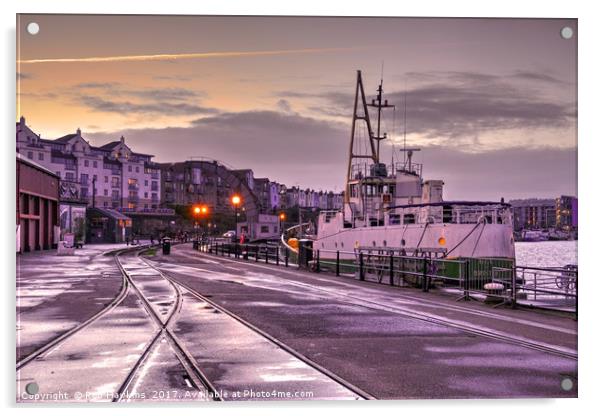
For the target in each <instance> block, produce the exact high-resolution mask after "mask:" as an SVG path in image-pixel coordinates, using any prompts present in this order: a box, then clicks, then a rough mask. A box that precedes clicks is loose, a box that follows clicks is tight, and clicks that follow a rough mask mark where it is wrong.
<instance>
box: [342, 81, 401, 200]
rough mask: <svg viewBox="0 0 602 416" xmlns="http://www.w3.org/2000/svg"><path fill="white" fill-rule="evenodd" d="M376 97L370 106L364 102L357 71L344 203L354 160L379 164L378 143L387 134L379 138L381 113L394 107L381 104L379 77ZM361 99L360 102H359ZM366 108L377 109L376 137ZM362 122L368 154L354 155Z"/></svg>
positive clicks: (347, 196)
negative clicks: (357, 131) (357, 129)
mask: <svg viewBox="0 0 602 416" xmlns="http://www.w3.org/2000/svg"><path fill="white" fill-rule="evenodd" d="M377 92H378V95H377V98H376V100H375V99H373V100H372V102H371V104H368V103H367V102H366V94H365V92H364V83H363V81H362V71H359V70H358V71H357V81H356V85H355V102H354V104H353V121H352V125H351V140H350V142H349V159H348V164H347V179H346V181H345V183H346V186H345V202H346V203H348V202H349V195H350V181H352V180H353V179H355V178H353V171H352V170H353V161H354V160H356V159H372V163H374V164H378V163H380V154H379V153H380V142H381V141H382V140H384V139H386V138H387V134H386V133H385V134H383V135H382V136H381V113H382V109H383V108H393V107H395V106H394V105H389V102H388V100H384V103H383V81H382V77H381V81H380V85H379V87H378V90H377ZM360 99H361V102H360ZM368 107H374V108H376V109H377V113H378V119H377V125H376V129H377V130H376V136H375V135H374V132H373V131H372V125H371V123H370V114H369V113H368ZM358 120H359V121H363V122H364V123H366V128H367V130H368V142H369V143H370V152H369V154H361V153H358V154H355V153H354V151H353V147H354V143H355V138H356V137H355V136H356V128H357V123H358Z"/></svg>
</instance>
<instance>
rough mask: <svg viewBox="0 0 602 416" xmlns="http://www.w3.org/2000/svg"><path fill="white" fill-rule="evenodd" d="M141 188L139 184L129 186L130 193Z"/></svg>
mask: <svg viewBox="0 0 602 416" xmlns="http://www.w3.org/2000/svg"><path fill="white" fill-rule="evenodd" d="M139 188H140V187H139V186H138V184H137V183H130V184H128V189H129V190H130V191H137V190H138V189H139Z"/></svg>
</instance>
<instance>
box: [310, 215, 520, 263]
mask: <svg viewBox="0 0 602 416" xmlns="http://www.w3.org/2000/svg"><path fill="white" fill-rule="evenodd" d="M325 228H326V229H323V230H318V236H317V239H316V240H315V242H314V245H313V246H314V250H320V256H321V257H322V258H333V257H334V256H336V251H339V256H340V258H353V257H354V254H353V252H354V250H355V249H357V248H360V247H361V248H370V247H374V248H378V247H386V248H395V249H402V248H405V249H407V250H412V249H416V248H421V249H426V250H428V249H436V250H438V251H443V250H441V249H444V251H445V252H446V257H448V258H458V257H460V258H475V257H477V258H506V259H514V236H513V232H512V227H511V226H510V225H507V224H488V223H480V224H405V225H391V226H381V227H358V228H342V229H336V228H334V227H328V226H327V227H325Z"/></svg>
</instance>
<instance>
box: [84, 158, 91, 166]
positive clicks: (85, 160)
mask: <svg viewBox="0 0 602 416" xmlns="http://www.w3.org/2000/svg"><path fill="white" fill-rule="evenodd" d="M84 166H85V167H88V166H90V161H89V160H88V159H84Z"/></svg>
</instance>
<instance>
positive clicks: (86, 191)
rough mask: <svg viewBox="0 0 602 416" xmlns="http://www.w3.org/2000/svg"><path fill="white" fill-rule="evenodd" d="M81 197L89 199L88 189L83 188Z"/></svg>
mask: <svg viewBox="0 0 602 416" xmlns="http://www.w3.org/2000/svg"><path fill="white" fill-rule="evenodd" d="M80 195H81V196H82V198H87V197H88V188H81V190H80Z"/></svg>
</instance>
